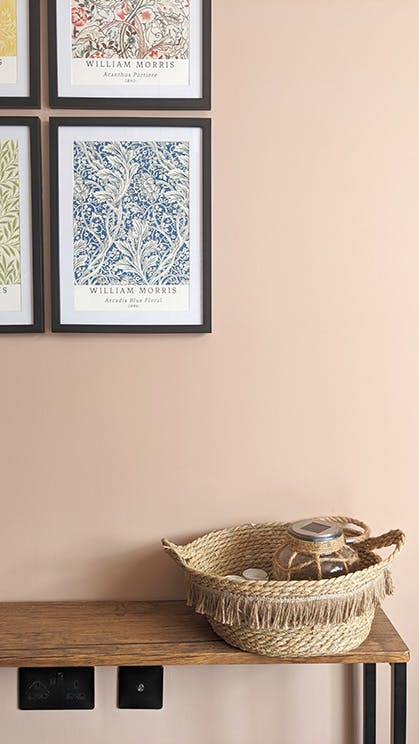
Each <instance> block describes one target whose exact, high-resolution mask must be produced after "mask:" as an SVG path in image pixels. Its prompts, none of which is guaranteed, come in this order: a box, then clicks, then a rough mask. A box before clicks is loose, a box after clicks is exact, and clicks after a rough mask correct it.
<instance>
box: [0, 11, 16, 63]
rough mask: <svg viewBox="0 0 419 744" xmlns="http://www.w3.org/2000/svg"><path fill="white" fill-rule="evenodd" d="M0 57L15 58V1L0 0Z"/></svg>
mask: <svg viewBox="0 0 419 744" xmlns="http://www.w3.org/2000/svg"><path fill="white" fill-rule="evenodd" d="M0 57H16V0H0Z"/></svg>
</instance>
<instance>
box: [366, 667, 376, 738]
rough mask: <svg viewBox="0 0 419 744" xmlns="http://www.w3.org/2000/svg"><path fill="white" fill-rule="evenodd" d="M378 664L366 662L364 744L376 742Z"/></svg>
mask: <svg viewBox="0 0 419 744" xmlns="http://www.w3.org/2000/svg"><path fill="white" fill-rule="evenodd" d="M376 677H377V668H376V664H364V744H376V721H377V696H376V686H377V685H376Z"/></svg>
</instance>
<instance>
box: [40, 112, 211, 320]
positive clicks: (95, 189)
mask: <svg viewBox="0 0 419 744" xmlns="http://www.w3.org/2000/svg"><path fill="white" fill-rule="evenodd" d="M50 132H51V219H52V222H51V261H52V302H53V307H52V330H53V331H68V332H90V333H98V332H99V333H100V332H102V333H103V332H106V333H209V332H210V331H211V286H210V284H211V270H210V251H211V248H210V239H211V162H210V159H211V153H210V147H211V142H210V136H211V122H210V120H209V119H151V118H150V119H140V118H138V119H125V118H122V119H121V118H119V119H107V118H63V119H61V118H52V119H51V120H50Z"/></svg>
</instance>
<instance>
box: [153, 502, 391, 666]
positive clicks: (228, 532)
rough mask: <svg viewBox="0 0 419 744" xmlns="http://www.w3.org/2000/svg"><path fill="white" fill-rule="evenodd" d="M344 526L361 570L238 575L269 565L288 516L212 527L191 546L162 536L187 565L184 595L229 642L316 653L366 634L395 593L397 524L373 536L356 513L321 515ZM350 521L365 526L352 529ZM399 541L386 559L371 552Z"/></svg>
mask: <svg viewBox="0 0 419 744" xmlns="http://www.w3.org/2000/svg"><path fill="white" fill-rule="evenodd" d="M317 518H318V519H327V520H334V521H335V522H339V523H340V524H342V525H343V526H344V532H345V533H346V535H347V536H348V537H351V542H352V547H353V548H355V549H356V550H357V552H358V556H359V561H358V570H356V571H354V572H353V573H348V574H346V575H343V576H339V577H337V578H330V579H320V580H299V581H237V580H234V579H231V578H226V575H227V574H241V573H242V571H243V570H244V569H246V568H248V567H257V568H262V569H264V570H265V571H266V572H267V573H268V574H269V575H271V571H272V558H273V555H274V553H275V552H276V550H277V548H278V546H279V545H280V544H281V543H283V542H284V539H285V536H286V532H287V528H288V524H289V523H288V522H271V523H268V524H245V525H242V526H240V527H233V528H231V529H224V530H219V531H217V532H211V533H209V534H207V535H204V536H203V537H199V538H198V539H197V540H194V541H193V542H190V543H188V544H187V545H175V544H174V543H172V542H170V541H169V540H166V539H164V540H162V543H163V547H164V549H165V550H166V552H167V553H168V554H169V555H170V556H171V557H172V558H173V559H174V560H175V561H176V562H177V563H178V564H179V565H180V566H181V568H182V569H183V571H184V575H185V579H186V589H187V602H188V605H189V606H190V607H193V608H194V609H195V611H196V612H198V613H200V614H202V615H205V616H206V617H207V619H208V621H209V623H210V625H211V626H212V628H213V629H214V631H215V632H216V633H217V634H218V635H219V636H220V637H221V638H223V639H224V640H225V641H227V643H229V644H231V645H232V646H236V647H238V648H241V649H242V650H244V651H251V652H253V653H257V654H263V655H265V656H319V655H327V654H329V655H331V654H336V653H342V652H344V651H349V650H350V649H352V648H356V647H357V646H359V644H360V643H362V641H364V640H365V638H367V636H368V634H369V632H370V629H371V623H372V620H373V617H374V613H375V609H376V607H377V605H378V604H380V603H381V602H382V600H383V599H384V597H385V596H386V595H388V594H391V593H392V591H393V585H392V581H391V576H390V573H389V565H390V563H391V562H392V561H393V560H394V558H395V557H396V555H397V554H398V553H399V551H400V549H401V547H402V546H403V543H404V539H405V537H404V534H403V533H402V532H401V531H400V530H392V531H391V532H387V533H386V534H385V535H381V536H380V537H369V534H370V532H369V528H368V527H367V525H365V524H364V522H362V521H360V520H358V519H354V518H352V517H340V516H339V517H317ZM353 525H356V526H357V527H359V528H360V530H358V529H354V527H353ZM391 546H394V549H393V551H392V552H391V554H390V555H388V556H387V557H386V558H384V559H381V558H380V557H379V556H378V555H377V554H376V553H374V552H373V551H374V550H376V549H379V548H385V547H391Z"/></svg>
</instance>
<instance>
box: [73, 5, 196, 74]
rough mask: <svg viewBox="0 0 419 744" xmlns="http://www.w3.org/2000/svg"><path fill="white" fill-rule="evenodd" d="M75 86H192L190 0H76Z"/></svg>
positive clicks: (74, 8) (74, 36) (74, 38)
mask: <svg viewBox="0 0 419 744" xmlns="http://www.w3.org/2000/svg"><path fill="white" fill-rule="evenodd" d="M69 9H70V12H71V33H72V39H71V47H72V82H73V83H75V84H79V85H89V84H94V85H112V84H114V85H121V84H125V83H127V84H132V83H134V84H135V83H137V84H141V85H188V83H189V57H190V54H189V47H190V41H189V36H190V31H189V29H190V16H189V0H96V2H92V1H91V0H72V1H71V3H70V8H69Z"/></svg>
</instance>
